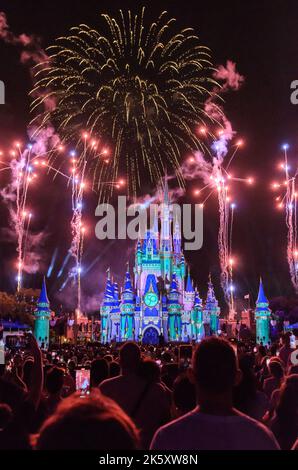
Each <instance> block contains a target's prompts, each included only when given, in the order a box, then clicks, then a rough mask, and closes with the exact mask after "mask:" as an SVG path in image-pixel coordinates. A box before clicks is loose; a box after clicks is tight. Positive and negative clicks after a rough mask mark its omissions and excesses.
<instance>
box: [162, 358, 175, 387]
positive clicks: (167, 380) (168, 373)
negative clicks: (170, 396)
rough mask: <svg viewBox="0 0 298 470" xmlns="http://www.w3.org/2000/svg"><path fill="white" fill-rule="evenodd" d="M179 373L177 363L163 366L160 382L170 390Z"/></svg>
mask: <svg viewBox="0 0 298 470" xmlns="http://www.w3.org/2000/svg"><path fill="white" fill-rule="evenodd" d="M178 373H179V366H178V363H177V362H171V363H168V364H164V365H163V366H162V368H161V380H162V382H163V383H164V384H165V385H166V386H167V387H168V388H170V389H171V390H172V388H173V383H174V380H175V379H176V377H177V376H178Z"/></svg>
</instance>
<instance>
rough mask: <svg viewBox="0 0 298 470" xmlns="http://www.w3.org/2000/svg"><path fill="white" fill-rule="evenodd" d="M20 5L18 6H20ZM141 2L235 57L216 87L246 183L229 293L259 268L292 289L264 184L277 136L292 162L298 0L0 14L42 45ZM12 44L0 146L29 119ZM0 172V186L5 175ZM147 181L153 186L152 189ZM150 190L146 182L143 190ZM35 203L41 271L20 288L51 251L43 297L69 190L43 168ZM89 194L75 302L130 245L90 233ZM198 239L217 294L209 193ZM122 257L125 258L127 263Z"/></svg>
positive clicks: (199, 259)
mask: <svg viewBox="0 0 298 470" xmlns="http://www.w3.org/2000/svg"><path fill="white" fill-rule="evenodd" d="M25 5H26V7H25ZM141 5H147V6H148V8H147V14H146V17H147V18H148V20H150V19H151V17H152V19H155V17H156V16H157V15H158V14H159V13H160V12H161V11H162V10H165V9H166V10H167V11H168V12H169V14H170V15H173V16H174V17H176V18H177V20H178V25H179V26H181V27H189V26H191V27H193V28H194V29H195V31H196V33H198V35H199V37H200V39H201V42H202V43H203V44H205V45H207V46H209V47H210V49H211V50H212V54H213V61H214V63H215V65H219V64H225V63H226V61H227V60H228V59H230V60H232V61H234V62H236V64H237V70H238V71H239V73H240V74H241V75H244V77H245V83H244V85H243V86H242V88H241V89H240V90H239V91H237V92H231V93H229V94H227V95H225V105H224V110H225V112H226V114H227V116H228V118H229V120H230V121H231V122H232V124H233V128H234V129H235V130H236V131H237V133H238V135H239V136H240V137H242V138H243V139H244V140H245V147H244V148H243V150H241V152H240V153H239V154H238V156H237V158H236V159H235V163H234V164H233V167H232V168H233V173H234V174H237V175H239V176H244V177H245V176H247V175H252V176H254V177H255V179H256V183H255V185H254V186H253V187H247V186H242V185H237V186H235V191H234V193H235V199H236V202H237V209H236V212H235V222H234V235H233V246H234V250H233V251H234V254H235V257H236V258H237V265H236V268H235V282H234V283H235V286H236V295H237V296H239V297H243V295H245V294H246V293H248V292H249V293H250V294H251V295H252V296H253V297H254V296H255V295H256V290H257V284H258V278H259V276H260V275H262V277H263V279H264V283H265V289H266V291H267V293H268V296H269V297H273V296H279V295H290V294H292V293H293V292H292V288H291V284H290V277H289V274H288V266H287V262H286V229H285V223H284V216H283V214H282V213H281V212H279V211H277V210H276V208H275V206H274V203H273V194H272V191H271V189H270V183H271V182H272V181H273V180H274V179H276V178H277V177H278V176H279V174H278V170H277V163H278V161H279V159H280V158H281V157H282V151H281V145H282V144H283V143H284V142H288V143H289V144H290V160H291V162H292V163H293V164H296V161H297V152H298V132H297V131H298V105H296V106H294V105H293V104H291V102H290V94H291V90H290V84H291V82H292V81H293V80H296V79H297V80H298V28H297V18H298V4H297V1H295V0H293V1H289V0H287V1H282V0H281V1H278V0H274V1H270V0H266V1H262V0H254V1H250V2H239V1H232V0H228V1H226V2H216V3H214V2H207V1H201V0H196V1H185V2H182V1H176V0H171V1H162V0H161V1H158V2H152V1H151V2H146V1H142V2H136V1H134V2H133V1H127V0H126V1H125V2H123V1H122V2H120V1H114V0H110V1H100V0H88V2H82V1H80V0H72V1H65V0H61V1H59V2H58V1H56V0H53V1H51V2H49V1H46V0H39V1H36V0H26V1H24V0H7V1H5V0H0V11H4V12H5V13H6V15H7V19H8V23H9V25H10V29H11V31H13V32H14V33H15V34H20V33H27V34H35V35H38V36H40V37H41V38H42V45H43V47H44V48H45V47H47V46H48V45H50V44H52V43H53V41H54V39H55V38H56V37H57V36H61V35H65V34H66V33H67V31H68V29H69V28H70V27H71V26H74V25H77V24H79V23H86V24H88V25H92V26H94V27H96V26H97V25H98V24H99V21H98V17H99V14H100V13H104V12H107V13H109V14H113V13H116V12H117V10H118V8H119V7H121V8H131V9H132V10H136V9H138V8H139V7H140V6H141ZM19 56H20V49H19V48H17V47H15V46H12V45H7V44H4V43H3V42H1V41H0V79H1V80H3V81H4V83H5V85H6V104H5V105H4V106H0V149H5V148H7V146H8V145H9V142H12V141H13V140H14V139H16V138H17V139H19V140H23V141H26V126H27V124H28V122H29V99H28V96H27V94H28V91H29V90H30V88H31V78H30V73H29V70H28V67H26V66H24V65H22V64H20V62H19ZM5 178H6V177H5V176H3V174H0V186H1V187H2V185H3V184H5V183H6V182H7V181H6V179H5ZM151 189H152V188H151ZM192 189H193V185H189V188H188V193H187V195H186V200H187V201H190V200H192V201H194V199H193V196H192ZM149 190H150V184H149V182H148V183H147V184H146V183H145V184H144V186H143V192H144V193H145V192H147V191H149ZM29 199H30V203H31V205H32V208H33V211H34V223H32V228H33V230H35V231H36V232H38V231H40V230H43V231H44V232H45V233H46V236H45V238H44V242H43V246H42V258H43V261H42V263H41V269H40V271H41V272H40V273H37V274H35V275H25V278H24V279H25V287H29V286H32V287H39V285H40V281H41V275H42V274H43V273H44V274H47V271H48V265H49V264H50V262H51V259H52V256H53V254H54V252H55V250H57V257H56V260H55V263H54V269H53V271H52V274H51V276H50V277H49V278H48V280H47V283H48V286H49V296H50V297H51V298H52V299H53V300H56V301H57V299H58V297H57V291H58V289H59V287H60V286H61V284H62V283H63V281H64V280H65V275H66V274H67V268H66V269H65V272H64V274H63V275H62V276H61V278H58V279H57V273H58V272H59V269H60V268H61V264H62V263H63V260H64V258H65V256H66V254H67V249H68V246H69V243H70V232H69V218H70V215H71V212H70V208H69V193H68V192H67V191H65V188H64V187H63V184H62V183H61V181H60V182H59V180H58V179H57V180H55V181H54V182H52V181H51V180H50V178H49V177H45V178H44V180H43V178H41V181H40V182H39V183H38V184H37V185H36V187H35V189H34V190H33V191H32V196H30V198H29ZM96 202H97V198H96V196H95V195H92V194H89V196H88V197H87V207H88V209H87V211H86V212H87V214H86V217H87V220H88V222H87V225H88V226H89V227H90V228H91V229H90V230H89V235H88V238H87V239H86V245H85V255H84V258H83V266H84V267H86V268H88V267H90V265H91V263H93V262H94V265H93V267H91V268H90V270H89V271H88V273H87V274H86V275H84V277H83V280H82V283H83V292H84V304H85V306H87V308H89V309H91V308H95V307H96V302H97V299H99V295H100V292H101V291H102V288H103V280H104V273H105V271H106V269H107V267H108V266H111V270H112V271H113V272H114V274H115V278H116V279H117V281H118V282H119V283H121V281H122V278H123V274H124V270H125V261H126V258H127V257H128V256H129V254H131V255H132V253H133V246H131V245H128V244H127V243H126V242H117V241H116V242H99V241H98V240H96V238H95V236H94V230H93V227H94V225H95V217H94V209H95V206H96ZM0 204H1V206H0V229H1V234H0V237H1V245H0V290H4V289H5V290H9V291H13V289H14V287H15V275H16V273H15V260H16V255H15V245H14V244H13V243H12V242H11V241H9V240H7V239H6V236H5V230H3V229H5V227H6V226H7V210H6V208H5V207H4V206H3V203H2V201H1V203H0ZM204 224H205V227H204V245H203V248H202V249H201V250H200V251H199V252H193V253H190V252H189V253H186V258H187V261H188V262H189V264H190V267H191V273H192V275H193V277H194V279H195V280H196V281H197V283H198V285H199V287H200V291H201V293H202V294H203V295H205V292H206V283H207V279H208V272H209V271H210V272H211V273H212V275H213V278H214V280H215V285H216V291H217V294H218V297H219V298H220V299H221V301H222V294H221V290H220V288H219V264H218V253H217V226H218V217H217V210H216V199H215V198H213V200H210V203H208V206H207V207H206V211H205V215H204ZM132 261H133V260H132V258H131V262H132ZM60 299H61V301H62V302H66V303H68V304H69V305H71V304H72V291H71V289H70V288H68V289H65V291H63V293H61V294H60Z"/></svg>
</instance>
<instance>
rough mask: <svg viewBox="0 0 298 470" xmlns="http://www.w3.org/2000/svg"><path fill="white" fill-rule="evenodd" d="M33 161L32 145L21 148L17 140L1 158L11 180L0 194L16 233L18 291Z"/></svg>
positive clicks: (25, 240)
mask: <svg viewBox="0 0 298 470" xmlns="http://www.w3.org/2000/svg"><path fill="white" fill-rule="evenodd" d="M1 158H2V157H1ZM33 162H34V155H33V153H32V147H31V146H28V147H27V148H26V149H22V147H21V144H20V143H19V142H16V143H15V144H14V146H13V149H12V150H11V151H10V154H9V160H8V161H3V160H1V164H2V165H3V166H2V168H1V171H4V170H6V171H7V170H10V171H11V182H10V183H9V184H8V186H6V187H5V188H4V189H3V190H1V196H2V198H3V199H4V200H5V201H6V202H7V203H8V208H9V214H10V219H11V220H10V224H11V228H12V229H13V230H14V231H15V234H16V240H17V290H18V291H19V290H20V289H21V287H22V273H23V269H24V261H25V255H26V246H27V239H28V232H29V227H30V222H31V218H32V213H31V212H30V211H29V210H28V209H27V197H28V191H29V186H30V184H31V183H32V182H33V181H34V179H35V178H36V176H37V175H36V173H35V171H34V168H33Z"/></svg>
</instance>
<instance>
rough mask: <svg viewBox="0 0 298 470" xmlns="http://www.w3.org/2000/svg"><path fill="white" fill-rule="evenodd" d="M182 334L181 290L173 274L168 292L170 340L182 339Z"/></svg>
mask: <svg viewBox="0 0 298 470" xmlns="http://www.w3.org/2000/svg"><path fill="white" fill-rule="evenodd" d="M181 335H182V319H181V305H180V304H179V291H178V285H177V281H176V275H175V274H173V276H172V282H171V285H170V291H169V294H168V337H169V340H170V341H177V340H180V339H181Z"/></svg>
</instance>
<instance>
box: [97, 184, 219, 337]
mask: <svg viewBox="0 0 298 470" xmlns="http://www.w3.org/2000/svg"><path fill="white" fill-rule="evenodd" d="M159 224H160V229H159ZM152 225H153V226H152V227H151V228H150V230H148V231H147V232H146V234H145V235H144V237H143V239H141V237H140V238H139V240H138V242H137V245H136V252H135V265H134V268H133V275H131V273H130V271H129V267H128V268H127V272H126V274H125V279H124V285H123V289H121V291H119V287H118V285H117V283H115V282H113V280H112V278H111V275H110V271H109V270H108V274H107V280H106V287H105V292H104V297H103V301H102V304H101V308H100V314H101V341H102V342H103V343H109V342H111V341H117V342H118V341H126V340H135V341H142V342H143V343H147V344H157V343H158V341H159V339H160V338H161V337H162V336H163V338H164V341H165V342H168V341H184V342H190V341H200V340H201V339H202V338H203V337H204V336H205V335H210V334H217V332H218V323H219V320H218V317H219V314H220V309H219V307H218V302H217V300H216V298H215V294H214V289H213V285H212V282H211V279H209V286H208V294H207V299H206V302H205V306H203V302H202V300H201V298H200V296H199V293H198V291H197V290H196V289H195V288H194V286H193V282H192V280H191V277H190V273H189V271H188V272H187V268H186V264H185V259H184V256H183V252H182V246H181V230H180V225H179V222H178V218H177V219H176V220H173V211H172V208H171V204H170V203H169V195H168V187H167V184H165V188H164V201H163V204H161V210H160V214H159V215H158V213H157V212H156V214H155V217H154V221H153V224H152Z"/></svg>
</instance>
